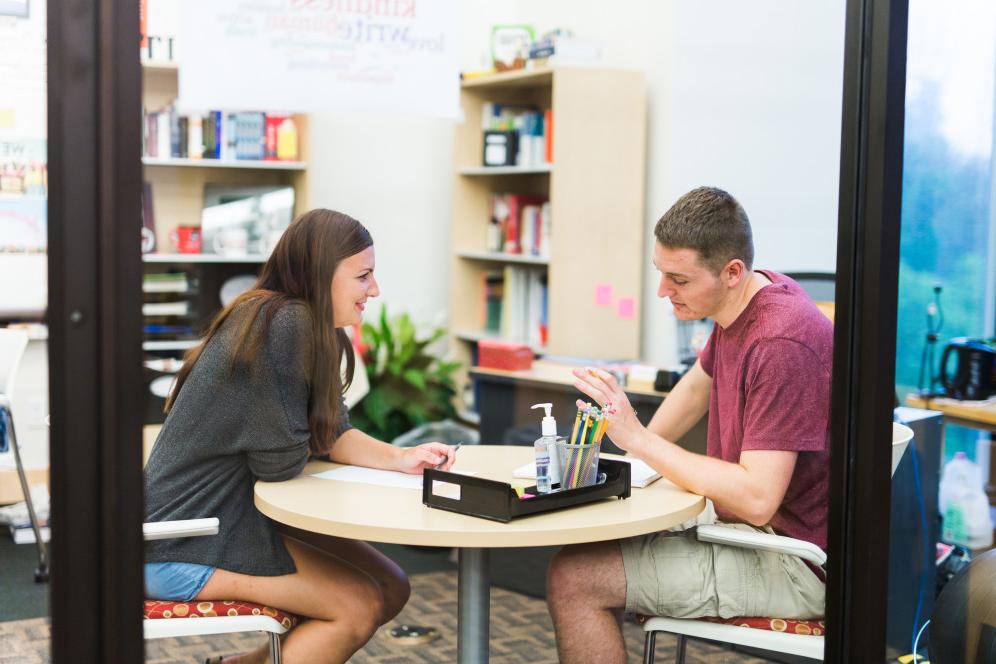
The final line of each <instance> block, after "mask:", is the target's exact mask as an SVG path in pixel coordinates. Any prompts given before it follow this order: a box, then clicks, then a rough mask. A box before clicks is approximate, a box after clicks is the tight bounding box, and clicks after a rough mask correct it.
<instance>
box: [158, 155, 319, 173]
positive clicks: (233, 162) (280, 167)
mask: <svg viewBox="0 0 996 664" xmlns="http://www.w3.org/2000/svg"><path fill="white" fill-rule="evenodd" d="M142 164H144V165H145V166H170V167H174V166H175V167H181V168H247V169H252V170H257V171H303V170H305V169H306V168H307V167H308V165H307V164H306V163H304V162H303V161H264V160H256V159H225V160H221V159H181V158H179V157H170V158H159V157H142Z"/></svg>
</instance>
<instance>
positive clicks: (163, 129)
mask: <svg viewBox="0 0 996 664" xmlns="http://www.w3.org/2000/svg"><path fill="white" fill-rule="evenodd" d="M156 141H157V143H158V145H156V154H158V155H159V156H160V157H161V158H163V159H167V158H169V156H170V144H169V143H170V137H169V113H168V112H166V111H160V112H159V113H157V114H156Z"/></svg>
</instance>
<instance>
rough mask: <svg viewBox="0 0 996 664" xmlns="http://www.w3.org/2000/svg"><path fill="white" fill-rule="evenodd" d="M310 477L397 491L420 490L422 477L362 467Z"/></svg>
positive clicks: (337, 469) (465, 472) (336, 469)
mask: <svg viewBox="0 0 996 664" xmlns="http://www.w3.org/2000/svg"><path fill="white" fill-rule="evenodd" d="M450 472H452V473H460V474H461V475H473V474H474V473H473V472H468V471H464V470H451V471H450ZM312 477H317V478H319V479H323V480H339V481H340V482H357V483H359V484H373V485H375V486H387V487H393V488H398V489H417V490H419V491H421V490H422V476H421V475H410V474H409V473H400V472H398V471H396V470H379V469H377V468H364V467H363V466H342V467H341V468H335V469H333V470H326V471H325V472H322V473H315V474H314V475H312Z"/></svg>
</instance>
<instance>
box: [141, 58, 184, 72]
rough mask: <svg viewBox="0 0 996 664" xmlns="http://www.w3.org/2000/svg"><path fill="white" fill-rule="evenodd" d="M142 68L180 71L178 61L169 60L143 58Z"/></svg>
mask: <svg viewBox="0 0 996 664" xmlns="http://www.w3.org/2000/svg"><path fill="white" fill-rule="evenodd" d="M142 69H145V70H148V71H180V63H178V62H175V61H169V60H143V61H142Z"/></svg>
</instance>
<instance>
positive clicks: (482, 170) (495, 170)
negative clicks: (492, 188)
mask: <svg viewBox="0 0 996 664" xmlns="http://www.w3.org/2000/svg"><path fill="white" fill-rule="evenodd" d="M551 171H553V164H544V165H542V166H469V167H467V168H461V169H460V170H459V171H458V172H459V173H460V175H466V176H469V177H472V176H479V175H543V174H547V173H550V172H551Z"/></svg>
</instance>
